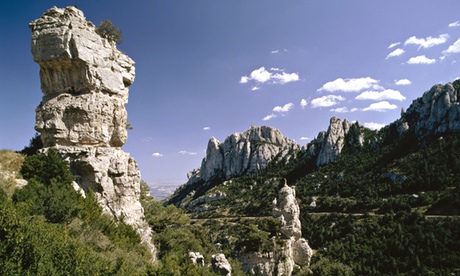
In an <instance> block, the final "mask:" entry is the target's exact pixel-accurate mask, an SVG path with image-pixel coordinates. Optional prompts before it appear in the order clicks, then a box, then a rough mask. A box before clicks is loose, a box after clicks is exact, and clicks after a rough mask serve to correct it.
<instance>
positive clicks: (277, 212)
mask: <svg viewBox="0 0 460 276" xmlns="http://www.w3.org/2000/svg"><path fill="white" fill-rule="evenodd" d="M273 216H274V217H275V218H277V219H278V220H280V221H281V236H282V240H283V241H284V243H283V244H284V245H280V244H279V243H277V242H275V241H273V242H274V250H273V252H268V253H261V252H246V253H243V254H241V255H240V256H239V258H238V259H239V260H240V262H241V263H242V268H243V270H244V271H246V272H249V273H251V274H256V275H291V274H292V271H293V270H294V267H295V266H296V265H297V266H301V267H308V266H309V265H310V260H311V257H312V255H313V250H312V249H311V248H310V246H309V245H308V242H307V241H306V240H305V239H304V238H302V230H301V227H302V225H301V223H300V208H299V204H298V203H297V200H296V197H295V188H294V187H289V186H288V185H287V183H286V181H285V180H284V185H283V187H282V188H281V189H280V191H279V192H278V197H277V198H276V199H274V200H273Z"/></svg>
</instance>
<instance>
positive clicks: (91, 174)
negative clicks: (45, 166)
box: [29, 7, 155, 256]
mask: <svg viewBox="0 0 460 276" xmlns="http://www.w3.org/2000/svg"><path fill="white" fill-rule="evenodd" d="M29 26H30V28H31V29H32V44H31V48H32V54H33V58H34V61H35V62H37V63H38V64H39V65H40V82H41V90H42V92H43V94H44V95H43V98H42V101H41V103H40V105H39V106H38V107H37V109H36V122H35V129H36V130H37V131H38V132H40V134H41V137H42V141H43V144H44V147H45V148H49V147H53V148H55V149H56V150H57V151H58V153H59V155H60V156H61V157H62V158H64V159H66V160H68V161H69V162H70V167H71V170H72V173H73V174H74V176H75V182H76V183H77V184H78V185H79V186H80V187H81V188H82V189H83V190H84V191H88V190H92V191H94V193H95V195H96V197H97V200H98V202H99V204H100V205H101V206H102V208H103V210H104V212H105V213H108V214H110V215H112V216H113V217H115V218H116V219H118V220H123V221H124V222H125V223H127V224H130V225H132V226H134V227H135V229H137V231H138V232H139V234H140V235H141V237H142V240H143V242H144V243H145V244H146V245H147V246H148V247H149V248H150V249H151V252H152V255H153V256H155V248H154V246H153V244H152V243H151V229H150V227H149V225H148V224H147V222H146V221H145V217H144V210H143V208H142V206H141V204H140V202H139V198H140V172H139V169H138V166H137V163H136V161H135V160H134V159H133V158H132V157H130V155H129V154H128V153H126V152H124V151H123V150H122V149H121V146H122V145H123V144H124V143H125V142H126V140H127V138H128V136H127V131H126V124H127V112H126V109H125V105H126V103H127V102H128V90H129V86H130V85H131V84H132V83H133V81H134V75H135V70H134V61H133V60H132V59H131V58H129V57H128V56H127V55H125V54H123V53H122V52H120V51H119V50H117V48H116V46H115V43H113V42H110V41H108V40H107V39H105V38H102V37H101V36H100V35H98V34H97V32H96V27H95V26H94V24H93V23H91V22H89V21H86V19H85V17H84V15H83V12H81V11H80V10H78V9H77V8H75V7H67V8H65V9H59V8H56V7H53V8H51V9H49V10H47V11H46V12H45V13H44V14H43V15H42V16H41V17H40V18H38V19H37V20H35V21H33V22H31V23H30V25H29Z"/></svg>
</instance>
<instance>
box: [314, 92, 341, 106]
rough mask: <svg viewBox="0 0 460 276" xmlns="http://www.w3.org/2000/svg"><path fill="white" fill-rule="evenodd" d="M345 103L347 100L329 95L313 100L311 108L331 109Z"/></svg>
mask: <svg viewBox="0 0 460 276" xmlns="http://www.w3.org/2000/svg"><path fill="white" fill-rule="evenodd" d="M342 101H345V98H344V97H342V96H339V95H327V96H323V97H320V98H316V99H313V100H311V108H317V107H331V106H334V105H337V104H338V103H339V102H342Z"/></svg>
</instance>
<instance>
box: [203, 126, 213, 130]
mask: <svg viewBox="0 0 460 276" xmlns="http://www.w3.org/2000/svg"><path fill="white" fill-rule="evenodd" d="M210 129H211V127H208V126H207V127H204V128H203V130H210Z"/></svg>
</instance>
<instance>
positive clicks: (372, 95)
mask: <svg viewBox="0 0 460 276" xmlns="http://www.w3.org/2000/svg"><path fill="white" fill-rule="evenodd" d="M355 99H356V100H372V101H382V100H397V101H403V100H405V99H406V97H404V96H403V95H402V94H401V92H399V91H397V90H393V89H386V90H383V91H364V92H363V93H361V94H359V95H358V96H356V98H355Z"/></svg>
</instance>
